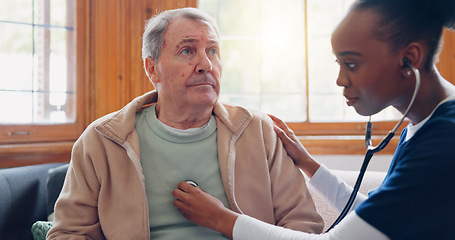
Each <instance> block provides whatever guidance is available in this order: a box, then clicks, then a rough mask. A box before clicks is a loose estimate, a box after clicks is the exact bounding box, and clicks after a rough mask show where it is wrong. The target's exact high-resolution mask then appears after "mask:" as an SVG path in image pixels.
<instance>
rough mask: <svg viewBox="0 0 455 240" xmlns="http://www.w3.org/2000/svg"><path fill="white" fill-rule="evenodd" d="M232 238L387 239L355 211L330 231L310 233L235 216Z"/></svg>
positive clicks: (256, 239) (287, 239)
mask: <svg viewBox="0 0 455 240" xmlns="http://www.w3.org/2000/svg"><path fill="white" fill-rule="evenodd" d="M232 237H233V239H234V240H269V239H270V240H284V239H286V240H293V239H295V240H297V239H298V240H365V239H368V240H387V239H389V238H388V237H387V236H386V235H384V234H383V233H382V232H380V231H379V230H377V229H376V228H374V227H373V226H371V225H370V224H368V223H367V222H365V221H364V220H363V219H362V218H360V217H359V216H358V215H357V214H356V213H355V212H351V213H349V214H348V215H347V216H346V218H345V219H343V221H341V222H340V223H339V224H338V225H337V226H336V227H334V228H333V229H332V230H331V231H330V232H328V233H324V234H320V235H318V234H310V233H304V232H299V231H294V230H291V229H286V228H283V227H278V226H275V225H271V224H268V223H265V222H262V221H259V220H257V219H254V218H252V217H249V216H246V215H241V216H239V217H238V218H237V220H236V221H235V224H234V229H233V232H232Z"/></svg>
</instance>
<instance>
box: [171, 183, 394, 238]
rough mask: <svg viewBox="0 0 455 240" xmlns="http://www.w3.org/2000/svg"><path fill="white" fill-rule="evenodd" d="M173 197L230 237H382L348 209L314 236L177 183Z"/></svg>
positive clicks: (186, 212)
mask: <svg viewBox="0 0 455 240" xmlns="http://www.w3.org/2000/svg"><path fill="white" fill-rule="evenodd" d="M173 195H174V196H175V197H176V198H177V199H176V200H175V201H174V205H175V206H176V207H177V208H178V210H179V212H180V213H181V214H182V215H183V216H185V217H186V218H187V219H188V220H190V221H192V222H194V223H196V224H198V225H200V226H204V227H208V228H211V229H213V230H216V231H218V232H221V233H222V234H224V235H226V236H227V237H229V238H233V239H242V240H243V239H252V240H255V239H260V240H267V239H270V240H272V239H273V240H277V239H300V240H332V239H349V240H364V239H369V240H385V239H388V238H387V236H385V235H384V234H383V233H381V232H380V231H379V230H377V229H376V228H374V227H373V226H371V225H370V224H368V223H367V222H365V221H364V220H363V219H361V218H360V217H359V216H357V214H356V213H355V212H351V213H350V214H348V216H347V217H346V218H345V219H344V220H343V221H341V223H340V224H338V225H337V226H336V227H335V228H334V229H333V230H332V231H330V232H329V233H326V234H321V235H316V234H309V233H304V232H299V231H294V230H290V229H286V228H283V227H278V226H275V225H271V224H268V223H265V222H262V221H259V220H257V219H254V218H251V217H248V216H246V215H239V214H237V213H235V212H233V211H231V210H229V209H227V208H225V207H224V206H223V204H222V203H221V201H219V200H218V199H217V198H215V197H213V196H212V195H210V194H208V193H206V192H204V191H203V190H202V189H200V188H199V187H193V186H191V185H190V184H188V183H185V182H181V183H179V185H178V188H177V189H175V190H174V191H173Z"/></svg>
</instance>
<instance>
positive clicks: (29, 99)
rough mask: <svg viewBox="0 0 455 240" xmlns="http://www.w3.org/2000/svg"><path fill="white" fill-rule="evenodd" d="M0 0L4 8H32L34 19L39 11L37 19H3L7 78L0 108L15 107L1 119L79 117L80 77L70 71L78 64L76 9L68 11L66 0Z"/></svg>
mask: <svg viewBox="0 0 455 240" xmlns="http://www.w3.org/2000/svg"><path fill="white" fill-rule="evenodd" d="M22 2H25V1H22ZM32 3H34V6H33V4H32ZM0 4H1V5H0V9H4V8H8V11H9V12H11V13H19V12H20V13H22V12H24V11H25V12H27V10H30V11H29V12H28V13H29V14H30V15H29V17H31V18H30V19H32V18H33V17H32V16H34V19H35V23H37V24H38V25H33V24H31V23H30V22H5V21H4V22H1V21H0V32H2V33H3V36H4V37H2V38H0V64H1V65H0V72H1V73H2V76H1V78H2V79H4V80H2V81H0V109H5V110H6V109H9V110H10V111H9V112H11V114H8V116H7V117H6V116H5V117H0V124H5V123H14V124H49V123H72V122H74V121H75V116H76V114H75V112H74V111H75V109H76V108H75V103H76V101H75V81H74V78H73V77H72V75H74V73H69V69H73V67H72V65H74V60H73V57H72V56H73V54H71V53H72V52H73V49H74V41H73V38H74V28H73V26H71V24H72V23H73V22H74V21H72V19H70V17H72V16H73V15H71V16H67V15H66V13H67V9H66V1H60V0H58V1H53V0H52V1H51V0H35V1H30V4H28V5H27V7H24V6H25V3H24V4H23V5H19V4H12V5H9V4H8V3H7V2H6V1H3V0H0ZM12 15H14V14H12ZM19 15H20V14H19ZM70 23H71V24H70ZM51 24H56V25H51ZM12 99H14V101H13V100H12ZM10 103H14V104H13V105H14V106H15V107H13V108H12V107H11V106H9V105H11V104H10ZM18 109H20V111H18ZM7 112H8V111H7Z"/></svg>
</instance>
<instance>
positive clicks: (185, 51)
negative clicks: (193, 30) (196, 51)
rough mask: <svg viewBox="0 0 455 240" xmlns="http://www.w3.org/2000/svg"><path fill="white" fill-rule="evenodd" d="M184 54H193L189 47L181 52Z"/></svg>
mask: <svg viewBox="0 0 455 240" xmlns="http://www.w3.org/2000/svg"><path fill="white" fill-rule="evenodd" d="M180 53H181V54H182V55H190V54H191V51H190V50H189V49H183V50H182V51H181V52H180Z"/></svg>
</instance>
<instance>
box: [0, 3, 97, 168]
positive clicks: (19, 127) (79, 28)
mask: <svg viewBox="0 0 455 240" xmlns="http://www.w3.org/2000/svg"><path fill="white" fill-rule="evenodd" d="M67 2H68V5H67V6H69V7H67V11H74V14H75V24H74V34H75V36H74V38H72V39H68V41H74V45H75V50H74V56H71V52H69V54H68V55H69V56H68V57H73V58H74V63H75V65H73V66H74V67H71V68H68V71H69V73H68V75H69V76H70V77H71V76H72V77H73V78H74V81H75V90H76V93H75V94H76V104H75V107H76V109H75V110H76V111H75V112H76V116H75V121H74V122H73V123H62V124H0V168H1V167H2V166H11V163H12V162H14V160H15V159H16V160H17V159H21V160H24V159H25V160H27V159H28V157H30V156H34V155H35V154H38V155H39V156H34V157H35V158H36V159H35V160H32V159H29V160H30V161H39V160H40V159H51V161H52V159H54V160H55V161H57V159H55V158H54V157H52V156H51V155H62V154H64V155H65V157H68V154H69V153H70V151H71V147H72V145H73V143H74V141H75V140H76V139H77V138H78V137H79V136H80V134H81V133H82V131H83V130H84V128H85V126H86V122H87V114H86V112H87V111H86V110H87V109H86V106H85V105H86V104H85V103H86V94H85V93H86V82H87V79H88V77H89V58H90V55H89V54H88V52H89V23H88V17H89V11H88V9H89V2H88V1H79V0H78V1H75V0H67ZM70 4H71V5H72V6H70ZM58 160H61V158H59V159H58ZM67 161H69V158H68V160H67ZM14 165H24V163H16V164H14Z"/></svg>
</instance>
